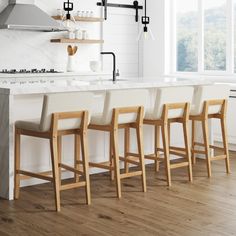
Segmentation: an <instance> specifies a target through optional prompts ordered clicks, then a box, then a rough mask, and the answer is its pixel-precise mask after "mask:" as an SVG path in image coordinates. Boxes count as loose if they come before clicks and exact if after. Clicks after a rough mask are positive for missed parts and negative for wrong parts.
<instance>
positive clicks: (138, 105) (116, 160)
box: [89, 89, 148, 198]
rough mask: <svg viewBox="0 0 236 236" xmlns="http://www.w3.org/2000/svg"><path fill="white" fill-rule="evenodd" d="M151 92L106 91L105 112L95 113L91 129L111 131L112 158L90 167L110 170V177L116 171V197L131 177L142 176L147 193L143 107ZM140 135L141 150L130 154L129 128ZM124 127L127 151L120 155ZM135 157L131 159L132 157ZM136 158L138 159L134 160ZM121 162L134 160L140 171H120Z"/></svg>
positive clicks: (137, 90) (138, 136)
mask: <svg viewBox="0 0 236 236" xmlns="http://www.w3.org/2000/svg"><path fill="white" fill-rule="evenodd" d="M147 100H148V91H147V90H145V89H130V90H114V91H108V92H107V93H106V97H105V102H104V109H103V113H102V114H97V115H93V116H92V118H91V123H90V125H89V129H92V130H98V131H105V132H109V135H110V150H109V151H110V153H109V156H110V160H109V161H107V162H102V163H101V162H100V163H94V162H93V163H92V162H90V163H89V166H90V167H95V168H102V169H106V170H109V171H110V173H111V178H112V179H113V178H114V176H113V174H114V173H115V180H116V190H117V197H118V198H120V197H121V179H123V178H128V177H132V176H141V178H142V187H143V191H144V192H146V173H145V164H144V152H143V134H142V133H143V117H144V107H146V105H147ZM131 128H133V129H135V131H136V135H137V146H138V148H137V149H138V153H130V150H129V142H130V129H131ZM119 129H124V133H125V141H124V143H125V153H124V157H120V156H119V149H118V148H119V147H118V146H119V145H118V130H119ZM131 156H132V160H131ZM134 159H135V160H134ZM120 161H124V162H125V164H126V165H127V163H129V162H131V163H132V164H134V165H135V166H137V167H138V170H136V171H132V172H129V173H120Z"/></svg>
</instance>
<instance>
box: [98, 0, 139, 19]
mask: <svg viewBox="0 0 236 236" xmlns="http://www.w3.org/2000/svg"><path fill="white" fill-rule="evenodd" d="M97 6H102V7H104V19H105V20H107V8H108V7H118V8H129V9H134V10H135V11H136V14H135V21H136V22H138V10H142V9H143V6H141V5H139V3H138V1H134V3H133V5H128V4H118V3H108V2H107V0H101V2H97Z"/></svg>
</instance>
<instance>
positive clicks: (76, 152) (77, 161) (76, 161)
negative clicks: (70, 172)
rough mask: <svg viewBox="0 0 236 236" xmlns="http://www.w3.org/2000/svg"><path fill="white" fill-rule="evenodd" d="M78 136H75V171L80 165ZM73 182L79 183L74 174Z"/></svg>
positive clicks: (76, 175)
mask: <svg viewBox="0 0 236 236" xmlns="http://www.w3.org/2000/svg"><path fill="white" fill-rule="evenodd" d="M79 161H80V136H79V135H78V134H75V164H74V167H75V169H76V170H79V167H80V164H79ZM74 178H75V182H79V174H77V173H75V176H74Z"/></svg>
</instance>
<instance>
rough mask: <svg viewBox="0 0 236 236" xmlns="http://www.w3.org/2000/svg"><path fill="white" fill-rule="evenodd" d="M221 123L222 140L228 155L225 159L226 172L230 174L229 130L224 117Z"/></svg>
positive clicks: (225, 152)
mask: <svg viewBox="0 0 236 236" xmlns="http://www.w3.org/2000/svg"><path fill="white" fill-rule="evenodd" d="M220 122H221V132H222V140H223V146H224V154H225V155H226V159H225V165H226V171H227V173H228V174H229V173H230V163H229V145H228V138H227V137H228V136H227V128H226V120H225V118H224V117H222V118H221V119H220Z"/></svg>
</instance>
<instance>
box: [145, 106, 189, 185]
mask: <svg viewBox="0 0 236 236" xmlns="http://www.w3.org/2000/svg"><path fill="white" fill-rule="evenodd" d="M189 107H190V104H189V103H174V104H164V105H163V111H162V116H161V118H160V119H158V120H149V119H144V124H146V125H152V126H154V132H155V141H154V148H155V153H154V154H151V155H145V158H146V159H150V160H154V161H155V163H156V169H157V168H158V162H160V161H163V158H161V156H160V152H163V153H164V161H165V169H166V177H167V184H168V186H171V169H176V168H180V167H187V168H188V177H189V181H190V182H192V181H193V175H192V161H191V152H190V142H189V132H188V122H189ZM176 109H182V110H183V116H182V117H180V118H173V119H169V118H168V113H169V111H170V110H176ZM171 123H180V124H182V125H183V134H184V145H185V147H184V148H181V147H174V146H170V126H171ZM160 130H161V133H162V142H163V148H160V143H159V135H160ZM170 154H173V155H176V156H180V157H182V158H181V159H183V161H182V162H178V163H171V161H170Z"/></svg>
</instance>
